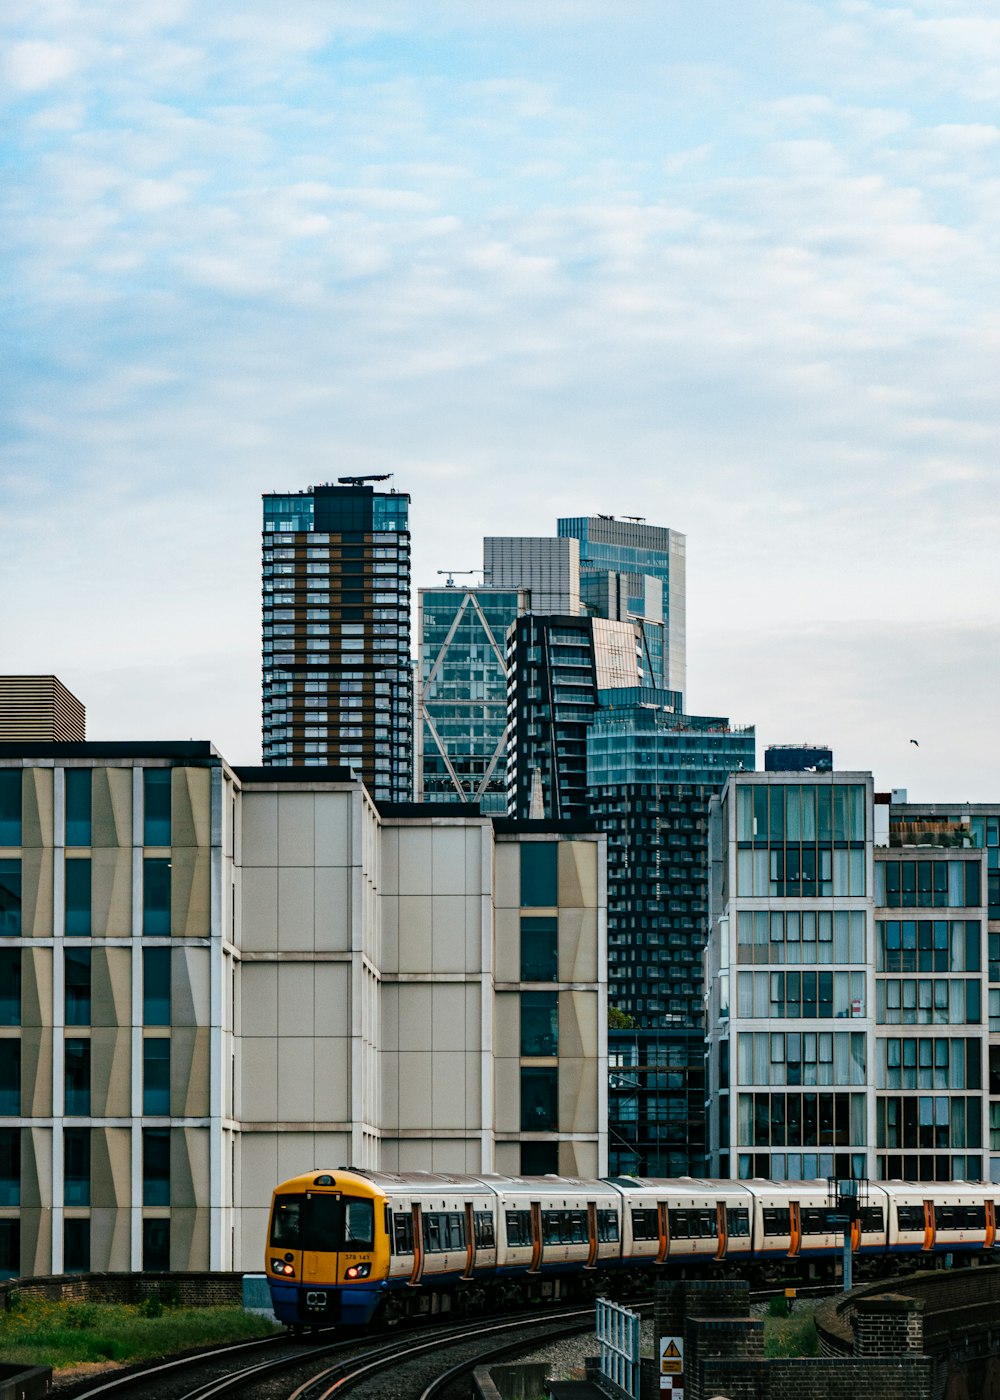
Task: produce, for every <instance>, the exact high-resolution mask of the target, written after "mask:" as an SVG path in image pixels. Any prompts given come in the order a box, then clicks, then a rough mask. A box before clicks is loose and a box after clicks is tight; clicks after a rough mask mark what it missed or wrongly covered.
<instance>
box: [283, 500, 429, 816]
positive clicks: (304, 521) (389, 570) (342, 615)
mask: <svg viewBox="0 0 1000 1400" xmlns="http://www.w3.org/2000/svg"><path fill="white" fill-rule="evenodd" d="M409 502H410V498H409V496H407V495H405V494H399V493H396V492H376V491H375V490H374V488H373V487H371V486H366V485H363V484H350V485H336V486H334V485H323V486H315V487H311V488H310V489H309V490H308V491H301V492H298V493H295V494H287V495H266V496H265V497H264V531H263V547H262V566H263V567H262V573H263V580H262V590H263V761H264V764H265V765H271V764H307V765H327V764H331V765H340V764H345V765H349V766H350V767H352V768H353V769H354V771H355V772H356V773H358V775H359V776H360V777H361V778H362V779H363V781H364V783H365V786H366V787H367V788H368V790H369V792H370V793H371V794H372V796H373V797H375V798H377V799H380V800H386V801H394V802H405V801H409V800H410V799H411V797H412V791H413V676H412V669H411V662H410V534H409V529H408V509H409Z"/></svg>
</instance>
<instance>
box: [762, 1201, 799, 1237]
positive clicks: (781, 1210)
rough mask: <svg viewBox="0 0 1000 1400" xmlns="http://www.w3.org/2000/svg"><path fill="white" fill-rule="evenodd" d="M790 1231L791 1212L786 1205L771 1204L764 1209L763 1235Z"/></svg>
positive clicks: (782, 1233)
mask: <svg viewBox="0 0 1000 1400" xmlns="http://www.w3.org/2000/svg"><path fill="white" fill-rule="evenodd" d="M791 1233H792V1223H791V1214H790V1212H789V1209H788V1207H787V1206H772V1207H765V1209H764V1234H765V1235H790V1234H791Z"/></svg>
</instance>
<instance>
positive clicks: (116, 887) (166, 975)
mask: <svg viewBox="0 0 1000 1400" xmlns="http://www.w3.org/2000/svg"><path fill="white" fill-rule="evenodd" d="M604 863H605V845H604V841H603V838H602V837H600V836H599V835H597V834H595V833H593V832H592V831H585V830H581V829H579V828H574V829H570V828H567V827H563V828H555V827H553V826H551V825H548V826H546V825H544V824H542V825H537V824H536V825H535V826H533V827H532V828H531V829H530V830H525V829H522V828H520V827H518V826H517V825H516V824H511V823H509V822H506V821H504V822H502V823H501V824H500V825H496V824H494V823H493V822H491V821H490V820H489V819H488V818H486V817H481V816H478V815H470V814H469V813H468V812H467V811H462V810H458V811H456V810H455V809H454V808H452V809H450V810H449V809H444V808H433V809H428V808H415V807H412V806H411V807H409V808H405V807H403V808H401V807H392V806H384V807H383V810H382V812H381V813H380V811H379V809H378V808H377V807H376V805H375V804H374V803H373V802H372V800H371V799H370V797H369V796H368V794H367V792H366V790H365V788H364V787H363V785H362V784H361V783H360V782H358V781H357V780H355V779H354V778H353V776H352V774H351V772H350V770H349V769H345V768H332V767H327V768H322V767H312V768H310V769H308V770H306V769H292V768H290V767H287V766H285V767H281V766H274V767H269V768H265V767H261V768H254V769H246V768H244V769H232V768H230V767H229V766H228V765H227V764H226V763H225V761H224V760H223V759H222V758H221V757H220V756H219V755H218V754H217V753H216V752H215V751H214V750H213V749H212V747H211V745H209V744H194V743H191V744H148V745H108V744H105V745H101V744H80V745H43V746H37V745H35V746H32V745H0V1274H2V1275H8V1276H9V1275H16V1274H19V1273H20V1274H45V1273H49V1272H63V1271H68V1272H72V1271H74V1270H111V1271H128V1270H136V1269H140V1268H145V1269H161V1268H162V1269H166V1268H170V1269H178V1270H185V1269H203V1268H215V1269H227V1268H235V1269H241V1268H255V1267H257V1266H258V1264H259V1257H260V1249H261V1247H262V1240H263V1221H264V1219H265V1217H266V1211H267V1204H268V1200H269V1195H270V1190H271V1187H272V1186H273V1184H274V1182H275V1181H276V1180H278V1179H280V1178H282V1177H285V1176H288V1175H293V1174H295V1173H296V1172H299V1171H301V1170H303V1169H308V1168H310V1167H312V1166H314V1165H317V1164H319V1163H329V1162H331V1161H333V1162H340V1161H348V1160H350V1161H352V1162H355V1163H357V1164H358V1165H367V1166H372V1167H379V1166H384V1167H387V1168H392V1167H399V1168H404V1167H412V1168H424V1169H427V1170H455V1171H489V1170H498V1171H508V1172H517V1171H520V1170H526V1169H527V1168H528V1167H529V1166H531V1164H532V1163H535V1164H536V1165H537V1164H539V1163H541V1162H547V1163H549V1166H548V1167H546V1169H547V1170H549V1169H551V1170H555V1169H557V1168H558V1169H559V1170H562V1171H566V1172H569V1173H572V1174H580V1175H597V1174H599V1173H601V1172H603V1171H605V1170H606V1166H607V1157H606V1152H607V1146H606V1135H605V1131H604V1124H605V1121H606V1072H607V1061H606V1053H605V1049H604V1046H605V1039H606V1004H607V985H606V892H605V883H604V880H605V877H604ZM553 1163H554V1164H555V1165H552V1164H553Z"/></svg>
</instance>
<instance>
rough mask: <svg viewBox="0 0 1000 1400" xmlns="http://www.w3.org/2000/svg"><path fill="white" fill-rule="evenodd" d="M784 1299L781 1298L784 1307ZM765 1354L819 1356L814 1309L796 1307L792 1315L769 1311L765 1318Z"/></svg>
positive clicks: (772, 1355)
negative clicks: (779, 1314) (780, 1314)
mask: <svg viewBox="0 0 1000 1400" xmlns="http://www.w3.org/2000/svg"><path fill="white" fill-rule="evenodd" d="M784 1301H785V1300H784V1299H781V1303H782V1307H784ZM764 1355H765V1356H766V1357H768V1358H770V1357H774V1356H818V1355H819V1337H818V1336H817V1335H816V1324H815V1322H814V1321H813V1309H812V1308H801V1309H796V1311H795V1312H793V1313H792V1315H791V1316H790V1317H775V1316H774V1315H773V1314H771V1313H770V1311H769V1313H768V1315H767V1316H765V1318H764Z"/></svg>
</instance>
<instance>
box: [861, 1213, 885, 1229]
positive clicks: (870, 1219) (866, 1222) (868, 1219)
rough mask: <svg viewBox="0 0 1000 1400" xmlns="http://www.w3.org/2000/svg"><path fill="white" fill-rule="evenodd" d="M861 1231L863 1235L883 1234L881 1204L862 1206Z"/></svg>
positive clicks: (883, 1225) (883, 1223) (883, 1220)
mask: <svg viewBox="0 0 1000 1400" xmlns="http://www.w3.org/2000/svg"><path fill="white" fill-rule="evenodd" d="M860 1215H861V1233H862V1234H863V1235H884V1234H885V1215H884V1214H883V1212H882V1207H881V1206H862V1207H861V1211H860Z"/></svg>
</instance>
